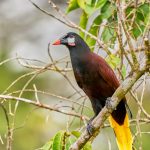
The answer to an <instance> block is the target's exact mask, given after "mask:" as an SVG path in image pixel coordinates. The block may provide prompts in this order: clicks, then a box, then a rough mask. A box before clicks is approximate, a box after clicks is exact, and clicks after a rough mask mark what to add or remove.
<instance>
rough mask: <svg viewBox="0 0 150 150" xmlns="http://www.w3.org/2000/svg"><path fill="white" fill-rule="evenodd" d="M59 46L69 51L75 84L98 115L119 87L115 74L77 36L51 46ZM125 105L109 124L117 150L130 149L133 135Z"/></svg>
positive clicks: (68, 34)
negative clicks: (114, 136) (87, 98)
mask: <svg viewBox="0 0 150 150" xmlns="http://www.w3.org/2000/svg"><path fill="white" fill-rule="evenodd" d="M60 44H62V45H65V46H66V47H67V48H68V49H69V52H70V58H71V63H72V67H73V72H74V75H75V79H76V81H77V84H78V86H79V87H80V88H81V89H82V90H83V91H84V92H85V94H86V95H87V96H88V97H89V99H90V101H91V104H92V107H93V110H94V113H95V116H97V115H98V113H99V112H100V111H101V109H102V108H103V107H104V106H105V103H106V100H107V99H108V98H109V97H111V96H112V95H113V93H114V92H115V90H116V89H117V88H118V87H119V81H118V79H117V77H116V75H115V73H114V72H113V70H112V69H111V67H110V66H109V65H108V64H107V62H106V61H105V60H104V59H103V58H102V57H100V56H99V55H97V54H95V53H93V52H91V50H90V48H89V47H88V45H87V44H86V42H85V41H84V40H83V39H82V38H81V37H80V36H79V35H78V34H76V33H73V32H69V33H67V34H66V35H64V36H63V37H62V38H60V39H59V40H57V41H55V42H54V43H53V45H60ZM125 105H126V99H125V98H124V99H122V100H121V101H120V103H119V104H118V106H117V108H116V109H115V110H114V111H113V112H112V114H111V116H110V117H109V121H110V124H111V126H112V128H113V129H114V132H115V135H116V139H117V144H118V147H119V150H132V135H131V132H130V129H129V119H128V115H127V111H126V107H125ZM95 116H94V117H95ZM94 117H93V118H94ZM93 118H92V119H93Z"/></svg>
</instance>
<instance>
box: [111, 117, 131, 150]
mask: <svg viewBox="0 0 150 150" xmlns="http://www.w3.org/2000/svg"><path fill="white" fill-rule="evenodd" d="M109 121H110V124H111V127H112V128H113V129H114V132H115V135H116V139H117V145H118V148H119V150H132V142H133V139H132V134H131V132H130V128H129V119H128V115H127V114H126V116H125V120H124V124H123V125H119V124H118V123H117V122H116V121H115V120H114V119H113V118H112V116H110V117H109Z"/></svg>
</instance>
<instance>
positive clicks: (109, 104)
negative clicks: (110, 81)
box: [105, 97, 113, 109]
mask: <svg viewBox="0 0 150 150" xmlns="http://www.w3.org/2000/svg"><path fill="white" fill-rule="evenodd" d="M112 102H113V101H112V99H111V97H108V98H107V99H106V103H105V105H106V107H107V108H108V109H111V108H112Z"/></svg>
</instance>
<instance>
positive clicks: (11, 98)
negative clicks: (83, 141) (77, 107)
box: [0, 95, 89, 120]
mask: <svg viewBox="0 0 150 150" xmlns="http://www.w3.org/2000/svg"><path fill="white" fill-rule="evenodd" d="M0 99H5V100H16V101H21V102H24V103H28V104H31V105H34V106H37V107H40V108H45V109H48V110H51V111H56V112H59V113H62V114H65V115H70V116H74V117H78V118H81V119H83V118H84V119H86V120H88V119H89V118H88V117H86V116H82V115H80V114H78V113H74V112H68V111H64V110H60V109H59V108H57V107H51V106H49V105H47V104H42V103H39V102H37V101H32V100H29V99H26V98H21V97H15V96H10V95H0Z"/></svg>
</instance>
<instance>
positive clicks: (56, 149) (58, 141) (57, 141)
mask: <svg viewBox="0 0 150 150" xmlns="http://www.w3.org/2000/svg"><path fill="white" fill-rule="evenodd" d="M65 133H66V132H65V131H59V132H58V133H57V134H56V135H55V137H54V140H53V145H52V150H62V149H63V147H64V146H65V145H64V144H65V143H64V141H65Z"/></svg>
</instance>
